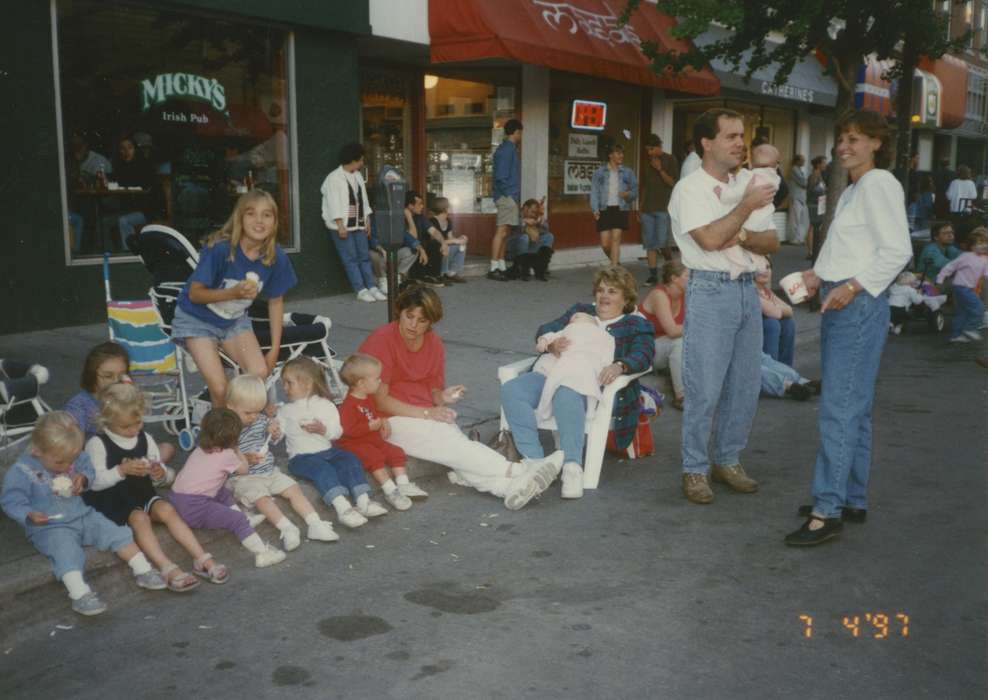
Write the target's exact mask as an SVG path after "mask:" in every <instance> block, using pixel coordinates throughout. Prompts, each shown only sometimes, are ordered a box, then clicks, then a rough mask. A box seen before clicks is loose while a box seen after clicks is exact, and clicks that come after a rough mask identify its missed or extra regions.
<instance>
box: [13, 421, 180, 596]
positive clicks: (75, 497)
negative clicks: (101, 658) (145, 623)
mask: <svg viewBox="0 0 988 700" xmlns="http://www.w3.org/2000/svg"><path fill="white" fill-rule="evenodd" d="M82 446H83V435H82V430H81V429H80V428H79V425H78V423H76V420H75V418H73V417H72V415H71V414H69V413H66V412H65V411H54V412H53V413H49V414H47V415H45V416H42V417H41V418H40V419H39V420H38V423H37V425H36V426H35V428H34V432H33V433H32V434H31V446H30V447H29V448H28V449H27V450H25V451H24V452H23V454H21V456H20V457H19V458H18V459H17V461H16V462H15V463H14V464H13V465H12V466H11V467H10V469H9V470H8V471H7V475H6V477H4V480H3V490H2V491H0V508H3V512H4V513H6V514H7V516H8V517H9V518H11V519H12V520H14V521H15V522H17V523H19V524H20V525H21V526H22V527H23V528H24V531H25V533H26V534H27V539H28V541H29V542H30V543H31V544H32V545H34V547H35V549H37V550H38V551H39V552H41V553H42V554H44V555H45V556H46V557H48V560H49V561H50V562H51V566H52V571H53V573H54V574H55V578H57V579H58V580H60V581H61V582H62V583H63V584H64V585H65V588H66V589H67V590H68V593H69V598H70V599H71V600H72V609H73V610H74V611H75V612H77V613H80V614H82V615H98V614H100V613H101V612H103V611H105V610H106V605H105V604H104V603H103V602H102V601H101V600H100V599H99V597H98V596H97V595H96V594H95V593H94V592H93V591H92V589H90V588H89V586H88V585H87V584H86V582H85V580H84V579H83V577H82V571H83V568H84V567H85V565H86V554H85V551H84V550H83V546H94V547H96V548H97V549H101V550H113V552H114V553H115V554H116V555H117V556H118V557H120V558H121V559H122V560H123V561H125V562H127V564H128V565H129V566H130V568H131V571H133V572H134V577H135V580H136V582H137V585H138V586H140V587H141V588H148V589H152V590H161V589H163V588H165V587H166V584H165V581H164V579H162V577H161V574H159V573H158V572H157V571H155V570H154V569H152V568H151V564H150V563H148V560H147V559H146V558H145V556H144V554H143V553H142V552H141V550H140V549H138V547H137V545H136V544H134V536H133V534H132V533H131V531H130V528H128V527H124V526H121V525H116V524H115V523H113V522H111V521H110V520H108V519H107V518H106V517H104V516H103V515H101V514H100V513H98V512H97V511H95V510H94V509H93V508H92V507H91V506H88V505H86V504H85V503H84V502H83V500H82V498H80V497H79V494H80V493H82V492H83V491H85V490H86V489H87V488H89V486H90V485H91V484H92V482H93V479H94V478H95V475H94V472H93V465H92V463H91V462H90V461H89V457H88V455H86V453H85V452H83V451H82Z"/></svg>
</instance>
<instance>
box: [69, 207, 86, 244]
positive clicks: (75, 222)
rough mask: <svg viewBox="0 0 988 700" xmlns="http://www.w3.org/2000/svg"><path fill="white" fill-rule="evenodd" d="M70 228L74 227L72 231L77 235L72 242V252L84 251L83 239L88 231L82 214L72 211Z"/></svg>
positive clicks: (70, 213)
mask: <svg viewBox="0 0 988 700" xmlns="http://www.w3.org/2000/svg"><path fill="white" fill-rule="evenodd" d="M69 226H71V227H72V231H73V233H74V234H75V235H74V237H73V240H72V252H73V253H78V252H79V251H80V250H82V239H83V236H84V235H85V231H86V221H85V219H83V218H82V214H80V213H78V212H75V211H70V212H69Z"/></svg>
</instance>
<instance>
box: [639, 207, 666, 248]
mask: <svg viewBox="0 0 988 700" xmlns="http://www.w3.org/2000/svg"><path fill="white" fill-rule="evenodd" d="M641 218H642V248H644V249H645V250H659V249H660V248H665V247H666V246H668V245H669V227H670V225H671V222H670V219H669V213H668V212H665V211H647V212H646V211H643V212H642V213H641Z"/></svg>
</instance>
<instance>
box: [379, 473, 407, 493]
mask: <svg viewBox="0 0 988 700" xmlns="http://www.w3.org/2000/svg"><path fill="white" fill-rule="evenodd" d="M398 478H401V477H398ZM406 479H407V477H406ZM381 490H382V491H384V493H385V494H388V495H391V494H392V493H394V492H395V491H397V490H398V487H397V486H396V485H395V482H394V481H392V480H391V479H388V480H387V481H385V482H384V483H383V484H381Z"/></svg>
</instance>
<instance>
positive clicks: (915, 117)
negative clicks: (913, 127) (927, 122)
mask: <svg viewBox="0 0 988 700" xmlns="http://www.w3.org/2000/svg"><path fill="white" fill-rule="evenodd" d="M910 121H911V122H912V123H913V124H919V123H920V122H921V121H922V117H920V116H919V115H918V114H914V115H913V116H912V117H911V119H910Z"/></svg>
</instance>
